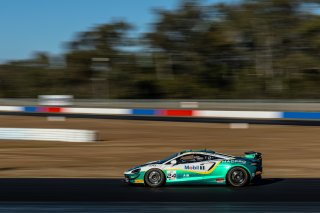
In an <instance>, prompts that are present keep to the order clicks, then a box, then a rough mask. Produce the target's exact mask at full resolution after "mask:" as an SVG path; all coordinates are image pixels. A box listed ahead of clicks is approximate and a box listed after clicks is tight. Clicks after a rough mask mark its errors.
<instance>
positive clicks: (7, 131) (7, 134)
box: [0, 128, 96, 142]
mask: <svg viewBox="0 0 320 213" xmlns="http://www.w3.org/2000/svg"><path fill="white" fill-rule="evenodd" d="M0 139H3V140H39V141H62V142H94V141H96V132H95V131H90V130H75V129H41V128H0Z"/></svg>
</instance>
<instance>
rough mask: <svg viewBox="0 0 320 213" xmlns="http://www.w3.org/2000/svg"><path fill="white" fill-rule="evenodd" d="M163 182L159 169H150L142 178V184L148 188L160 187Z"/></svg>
mask: <svg viewBox="0 0 320 213" xmlns="http://www.w3.org/2000/svg"><path fill="white" fill-rule="evenodd" d="M165 181H166V177H165V175H164V173H163V172H162V171H161V170H160V169H150V170H149V171H147V173H146V174H145V176H144V182H145V184H146V185H147V186H149V187H154V188H155V187H160V186H162V185H163V184H164V183H165Z"/></svg>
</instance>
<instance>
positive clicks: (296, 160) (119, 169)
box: [0, 116, 320, 177]
mask: <svg viewBox="0 0 320 213" xmlns="http://www.w3.org/2000/svg"><path fill="white" fill-rule="evenodd" d="M0 121H1V123H0V127H34V128H67V129H89V130H97V131H98V132H99V138H100V141H98V142H96V143H63V142H34V141H0V161H1V164H0V177H122V173H123V171H125V170H126V169H128V168H130V167H133V166H135V165H139V164H142V163H144V162H147V161H151V160H157V159H161V158H164V157H166V156H168V155H170V154H172V153H174V152H178V151H181V150H185V149H203V148H207V149H212V150H216V151H218V152H222V153H227V154H232V155H242V154H243V152H245V151H249V150H255V151H260V152H262V153H263V159H264V169H265V170H264V176H265V177H320V170H319V167H320V166H319V165H320V157H319V156H320V135H319V132H320V127H300V126H272V125H250V128H249V129H230V128H229V125H228V124H207V123H182V122H160V121H132V120H107V119H105V120H99V119H76V118H73V119H71V118H70V119H69V118H68V119H67V120H66V121H65V122H49V121H47V118H46V117H27V116H25V117H24V116H0Z"/></svg>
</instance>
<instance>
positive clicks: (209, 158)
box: [207, 155, 221, 160]
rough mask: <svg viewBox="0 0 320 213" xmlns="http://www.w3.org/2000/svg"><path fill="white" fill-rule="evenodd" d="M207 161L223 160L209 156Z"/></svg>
mask: <svg viewBox="0 0 320 213" xmlns="http://www.w3.org/2000/svg"><path fill="white" fill-rule="evenodd" d="M207 159H208V160H220V159H221V158H219V157H216V156H212V155H208V156H207Z"/></svg>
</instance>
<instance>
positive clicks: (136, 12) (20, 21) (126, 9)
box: [0, 0, 232, 63]
mask: <svg viewBox="0 0 320 213" xmlns="http://www.w3.org/2000/svg"><path fill="white" fill-rule="evenodd" d="M218 1H222V0H203V2H204V3H214V2H218ZM225 1H232V0H224V2H225ZM178 2H179V0H0V63H3V62H6V61H8V60H18V59H27V58H30V57H32V54H33V53H34V52H36V51H44V52H48V53H50V54H51V55H57V54H61V53H63V52H64V51H65V50H66V49H65V45H64V44H66V42H68V41H71V40H72V39H73V38H74V36H75V35H76V33H77V32H81V31H85V30H88V29H90V28H92V27H94V26H95V25H98V24H102V23H107V22H110V21H112V20H119V19H120V20H125V21H128V22H130V23H132V24H133V25H134V26H135V27H136V32H137V33H140V32H144V31H147V30H148V29H150V24H151V23H153V22H154V21H155V20H156V16H155V15H154V13H153V9H154V8H163V9H174V8H175V7H176V6H177V4H178Z"/></svg>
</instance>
